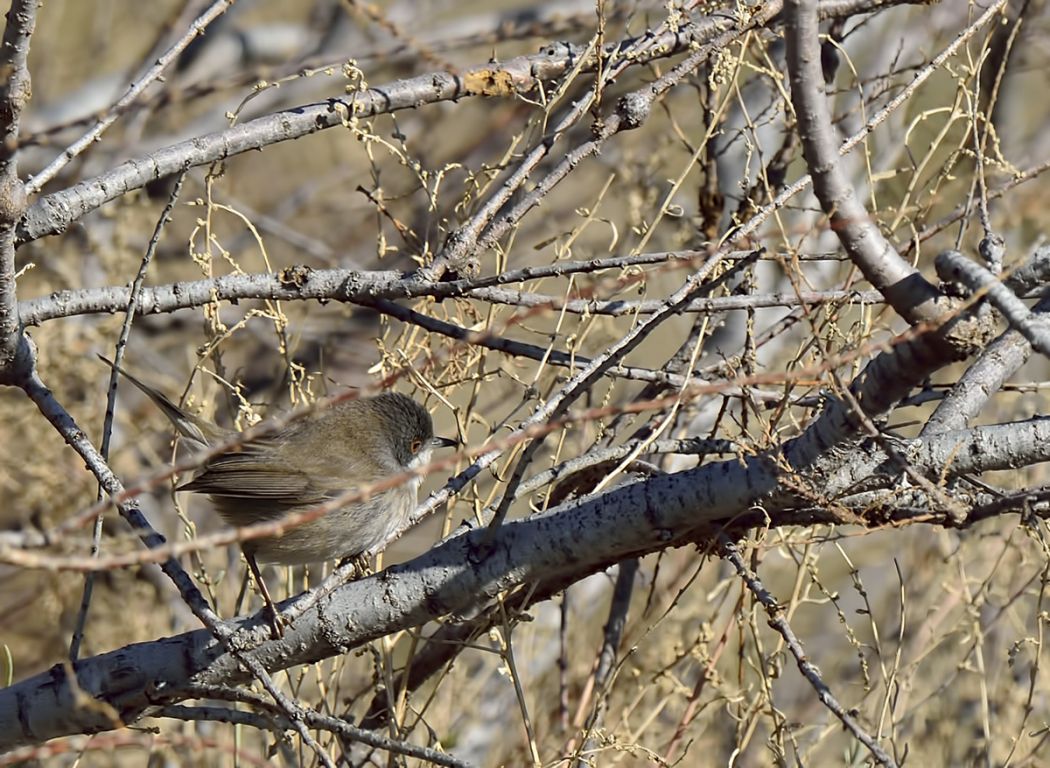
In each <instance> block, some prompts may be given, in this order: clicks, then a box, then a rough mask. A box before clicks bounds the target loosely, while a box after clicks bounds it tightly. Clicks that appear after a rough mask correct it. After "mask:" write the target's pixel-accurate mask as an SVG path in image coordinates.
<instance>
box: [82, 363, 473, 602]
mask: <svg viewBox="0 0 1050 768" xmlns="http://www.w3.org/2000/svg"><path fill="white" fill-rule="evenodd" d="M102 359H103V360H104V361H105V362H106V363H107V364H109V365H110V366H112V367H115V368H117V370H118V371H119V372H120V373H121V374H122V375H123V376H124V377H126V378H127V379H128V380H129V381H131V382H132V383H133V384H134V385H135V386H137V387H138V388H139V389H140V390H142V391H143V392H144V393H145V394H146V395H148V396H149V398H150V399H151V400H153V402H154V403H156V404H157V406H158V407H159V408H160V409H161V411H163V412H164V414H165V415H166V416H167V417H168V419H169V420H170V421H171V423H172V424H173V425H174V426H175V428H176V429H177V430H178V431H179V433H180V434H182V435H183V436H184V437H185V438H187V439H188V440H190V441H191V442H193V443H194V444H196V445H197V446H207V445H213V444H215V443H218V442H225V441H227V440H229V438H230V437H232V436H233V435H234V434H235V433H233V432H231V431H228V430H223V429H221V428H219V427H218V426H216V425H214V424H211V423H210V422H208V421H205V420H204V419H200V418H198V417H196V416H194V415H193V414H190V413H188V412H187V411H185V410H183V409H182V408H180V407H179V406H177V405H175V403H173V402H172V401H171V400H169V399H168V398H167V397H165V396H164V395H163V394H161V393H160V392H158V391H157V390H155V389H154V388H152V387H150V386H149V385H147V384H144V383H143V382H141V381H139V380H138V379H137V378H135V377H134V376H132V375H131V374H129V373H128V372H127V371H125V370H123V369H122V368H119V367H117V366H115V365H114V364H113V363H112V362H110V361H109V360H106V359H105V358H102ZM447 445H455V441H453V440H449V439H446V438H435V437H434V427H433V423H432V421H431V418H430V414H429V413H427V411H426V410H425V409H424V408H423V406H421V405H420V404H419V403H417V402H416V401H415V400H413V399H412V398H410V397H407V396H405V395H402V394H398V393H394V392H385V393H383V394H381V395H378V396H376V397H370V398H361V399H358V400H349V401H345V402H342V403H338V404H336V405H334V406H332V407H331V408H327V409H325V410H321V411H318V412H316V413H313V414H310V415H309V416H307V417H304V418H302V419H299V420H297V421H295V422H293V423H291V424H289V425H287V426H285V427H284V428H282V429H280V430H278V431H277V432H275V433H274V434H272V435H269V436H267V437H264V438H261V439H257V440H252V441H249V442H245V443H244V444H243V445H240V446H238V447H236V448H232V449H230V450H228V451H225V452H223V453H220V454H219V455H217V456H215V457H214V458H212V459H210V460H209V461H208V462H207V463H206V464H204V466H203V467H201V469H200V470H199V471H198V472H197V474H196V475H195V476H194V477H193V479H192V480H190V481H189V482H187V483H184V484H183V485H180V486H179V487H178V488H177V490H180V491H194V492H196V493H202V494H206V495H207V496H209V498H210V499H211V501H212V503H213V504H214V506H215V509H216V511H217V512H218V513H219V514H220V515H221V516H222V518H223V519H224V520H225V521H226V522H227V523H229V524H230V525H233V526H237V527H241V526H246V525H251V524H253V523H258V522H263V521H267V522H269V521H274V520H279V519H280V518H282V517H284V516H285V515H287V514H289V513H291V512H297V511H300V510H303V509H306V508H309V507H312V506H315V505H318V504H322V503H324V502H326V501H329V500H331V499H333V498H336V497H337V496H340V495H341V494H343V493H345V492H347V491H350V490H353V489H356V488H360V487H362V486H366V485H371V484H374V483H377V482H381V481H382V480H384V479H386V478H389V477H393V476H394V475H398V474H401V473H403V472H405V471H407V470H410V469H414V468H416V467H419V466H422V465H424V464H426V463H427V462H428V461H429V460H430V455H431V451H432V450H433V449H434V448H438V447H442V446H447ZM419 483H420V479H419V478H412V479H411V480H409V481H407V482H405V483H401V484H399V485H397V486H395V487H393V488H387V489H385V490H381V491H377V492H375V493H374V494H372V495H370V496H369V497H368V498H366V499H364V500H362V501H357V502H351V503H349V504H346V505H344V506H342V507H340V508H338V509H334V510H331V511H329V512H326V513H325V514H323V515H322V516H320V517H318V518H315V519H313V520H310V521H308V522H305V523H303V524H301V525H297V526H295V527H294V528H291V529H289V530H287V531H285V532H284V533H282V534H281V535H279V536H271V537H265V538H259V539H252V540H249V541H245V542H244V543H243V545H242V546H243V550H244V554H245V556H246V559H247V560H248V565H249V566H250V567H251V569H252V571H253V573H254V575H255V576H256V580H257V581H258V583H259V584H260V587H261V588H262V590H263V593H264V596H265V597H266V598H267V602H270V603H271V606H272V602H271V601H270V600H269V595H268V594H266V589H265V585H264V584H263V582H262V580H261V579H260V578H259V577H258V569H257V566H256V562H255V561H256V558H258V559H259V560H262V561H263V562H268V563H281V564H285V565H295V564H303V563H312V562H319V561H324V560H332V559H336V558H348V557H355V556H357V555H362V554H366V553H370V552H374V551H376V550H378V549H380V548H381V547H382V546H383V545H385V544H386V543H387V541H389V539H390V538H391V537H392V536H393V535H394V533H396V532H397V530H398V529H399V528H400V527H401V526H402V525H403V524H404V523H405V522H406V520H407V519H408V515H409V514H410V513H411V512H412V510H413V509H414V508H415V506H416V502H417V492H418V489H419ZM275 616H276V613H275Z"/></svg>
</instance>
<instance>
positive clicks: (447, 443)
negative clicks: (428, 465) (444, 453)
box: [430, 437, 459, 448]
mask: <svg viewBox="0 0 1050 768" xmlns="http://www.w3.org/2000/svg"><path fill="white" fill-rule="evenodd" d="M430 445H431V447H432V448H455V447H456V446H458V445H459V441H458V440H453V439H452V438H451V437H435V438H434V439H433V440H431V441H430Z"/></svg>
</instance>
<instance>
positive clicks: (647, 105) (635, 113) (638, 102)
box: [616, 93, 653, 131]
mask: <svg viewBox="0 0 1050 768" xmlns="http://www.w3.org/2000/svg"><path fill="white" fill-rule="evenodd" d="M652 106H653V100H652V99H651V98H649V97H648V96H647V95H645V94H643V93H628V94H627V95H625V96H623V97H622V98H621V99H620V100H619V101H618V102H616V114H617V115H619V117H620V119H621V120H622V121H623V123H622V125H621V126H620V130H623V131H630V130H633V129H635V128H638V127H639V126H641V124H642V123H644V122H645V121H646V120H647V119H648V117H649V112H650V111H651V110H652Z"/></svg>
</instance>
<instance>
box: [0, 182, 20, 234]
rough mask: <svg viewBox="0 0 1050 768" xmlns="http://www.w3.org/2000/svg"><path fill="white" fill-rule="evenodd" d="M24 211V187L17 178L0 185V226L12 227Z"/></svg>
mask: <svg viewBox="0 0 1050 768" xmlns="http://www.w3.org/2000/svg"><path fill="white" fill-rule="evenodd" d="M25 210H26V187H25V184H23V183H22V181H21V180H20V179H18V178H10V179H7V180H6V181H4V182H3V183H0V226H3V225H5V224H7V225H12V224H14V223H15V222H16V221H18V220H19V219H20V218H21V217H22V214H23V213H25Z"/></svg>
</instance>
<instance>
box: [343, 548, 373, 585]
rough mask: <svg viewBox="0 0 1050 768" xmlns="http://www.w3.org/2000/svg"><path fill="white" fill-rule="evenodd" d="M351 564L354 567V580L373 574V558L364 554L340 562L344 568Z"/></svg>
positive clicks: (345, 558)
mask: <svg viewBox="0 0 1050 768" xmlns="http://www.w3.org/2000/svg"><path fill="white" fill-rule="evenodd" d="M351 563H352V564H353V566H354V579H361V578H364V577H365V576H368V575H369V574H370V573H372V558H370V557H369V556H368V555H366V554H364V553H362V554H360V555H351V556H350V557H344V558H343V559H342V560H340V561H339V567H340V568H342V567H343V566H344V565H349V564H351Z"/></svg>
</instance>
